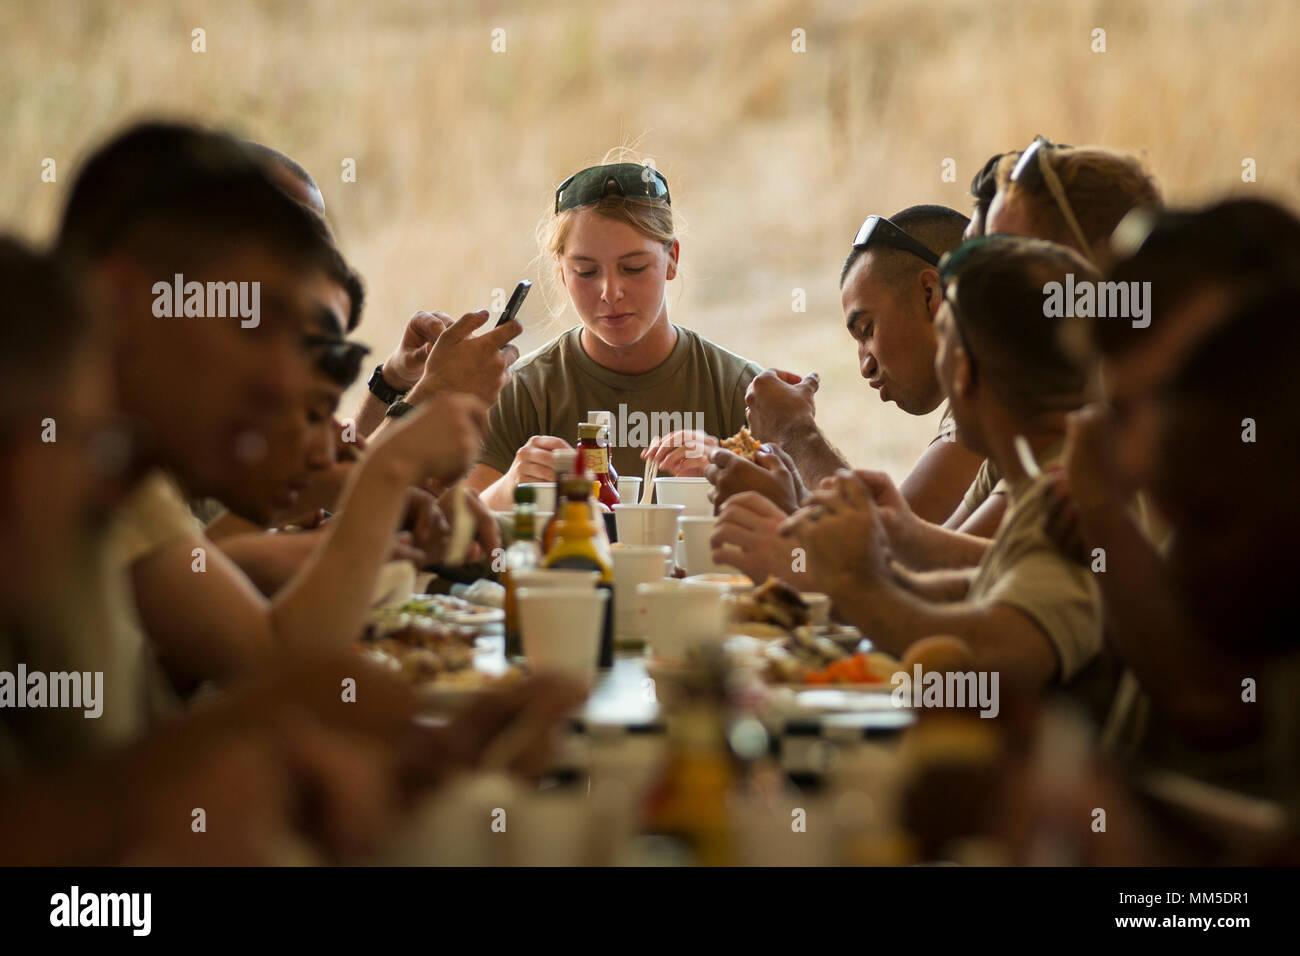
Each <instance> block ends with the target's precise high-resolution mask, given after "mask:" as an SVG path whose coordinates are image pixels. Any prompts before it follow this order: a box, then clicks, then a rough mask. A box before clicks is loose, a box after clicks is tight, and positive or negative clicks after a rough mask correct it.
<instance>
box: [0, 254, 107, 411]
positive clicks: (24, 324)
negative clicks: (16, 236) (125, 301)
mask: <svg viewBox="0 0 1300 956" xmlns="http://www.w3.org/2000/svg"><path fill="white" fill-rule="evenodd" d="M0 289H4V295H3V296H0V398H3V407H4V409H5V413H4V414H6V415H7V414H8V413H9V412H10V411H11V410H13V409H14V408H16V407H18V406H20V405H21V404H22V400H23V398H25V397H31V395H32V393H33V391H40V390H41V389H47V390H50V391H53V390H54V389H56V388H57V387H58V385H57V384H56V382H57V380H58V379H59V377H60V376H61V375H62V374H63V373H64V372H66V370H67V369H68V363H69V361H70V358H71V353H72V351H74V349H75V346H76V345H77V343H81V342H84V341H85V340H86V332H87V330H88V329H89V328H90V327H91V321H90V318H89V314H88V312H87V310H86V308H85V306H84V303H83V302H82V301H81V299H80V298H79V296H78V295H77V293H76V291H75V289H76V286H75V284H74V283H72V282H70V281H69V278H68V275H67V270H66V269H65V268H64V266H63V264H62V263H61V262H60V261H59V260H58V258H57V257H56V256H54V255H43V254H40V253H37V252H35V251H33V250H31V249H29V248H28V247H27V246H25V245H23V244H22V243H20V242H17V241H16V240H13V239H9V238H0Z"/></svg>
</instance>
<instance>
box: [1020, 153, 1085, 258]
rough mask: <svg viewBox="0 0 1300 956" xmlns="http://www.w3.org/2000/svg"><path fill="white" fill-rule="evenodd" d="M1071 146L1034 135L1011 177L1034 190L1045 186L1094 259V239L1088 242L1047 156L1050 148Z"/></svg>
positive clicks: (1082, 248) (1081, 246) (1081, 243)
mask: <svg viewBox="0 0 1300 956" xmlns="http://www.w3.org/2000/svg"><path fill="white" fill-rule="evenodd" d="M1069 148H1070V147H1069V146H1064V145H1058V144H1056V143H1053V142H1052V141H1051V140H1050V139H1048V138H1047V137H1046V136H1036V137H1034V141H1033V142H1032V143H1030V144H1029V147H1028V148H1027V149H1026V150H1025V151H1024V152H1023V153H1021V154H1020V158H1019V159H1018V160H1016V165H1015V167H1014V168H1013V169H1012V170H1011V176H1010V177H1009V181H1010V182H1013V183H1018V184H1020V185H1021V186H1023V187H1024V188H1025V189H1027V190H1029V191H1031V192H1037V191H1038V189H1039V187H1040V186H1046V187H1047V191H1048V192H1049V193H1051V194H1052V199H1053V200H1054V201H1055V202H1056V206H1057V208H1058V209H1060V210H1061V215H1062V216H1063V217H1064V218H1065V224H1066V225H1067V226H1069V227H1070V232H1071V233H1072V234H1073V235H1074V239H1075V241H1076V242H1077V243H1078V244H1079V251H1080V252H1082V253H1083V256H1084V258H1085V259H1087V260H1088V261H1089V262H1092V261H1093V259H1092V243H1090V242H1088V238H1087V237H1086V236H1085V235H1084V234H1083V227H1082V226H1080V225H1079V219H1078V217H1077V216H1075V214H1074V209H1073V208H1071V206H1070V200H1069V199H1068V198H1067V197H1066V195H1065V186H1063V185H1062V184H1061V178H1060V177H1059V176H1057V175H1056V170H1054V169H1053V168H1052V161H1051V160H1050V159H1048V157H1047V151H1048V150H1050V149H1069Z"/></svg>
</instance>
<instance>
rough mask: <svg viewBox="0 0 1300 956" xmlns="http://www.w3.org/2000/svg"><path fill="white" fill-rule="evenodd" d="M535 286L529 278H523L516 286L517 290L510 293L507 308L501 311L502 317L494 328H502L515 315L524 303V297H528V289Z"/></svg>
mask: <svg viewBox="0 0 1300 956" xmlns="http://www.w3.org/2000/svg"><path fill="white" fill-rule="evenodd" d="M532 287H533V284H532V282H530V281H529V280H528V279H524V280H522V281H521V282H520V283H519V285H517V286H515V291H514V292H513V293H511V295H510V301H509V302H507V303H506V309H505V311H504V312H502V313H501V318H499V319H497V324H496V325H495V326H494V328H498V329H499V328H501V326H503V325H505V324H506V323H507V322H509V321H510V320H511V319H513V318H514V317H515V313H516V312H518V311H519V307H520V306H521V305H523V304H524V299H526V298H528V290H529V289H531V288H532Z"/></svg>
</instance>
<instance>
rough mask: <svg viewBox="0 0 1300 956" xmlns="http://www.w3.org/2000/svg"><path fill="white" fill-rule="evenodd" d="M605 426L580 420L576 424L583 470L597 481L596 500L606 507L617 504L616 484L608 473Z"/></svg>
mask: <svg viewBox="0 0 1300 956" xmlns="http://www.w3.org/2000/svg"><path fill="white" fill-rule="evenodd" d="M604 430H605V426H604V425H601V424H599V423H596V422H582V423H580V424H579V425H578V454H579V456H581V459H582V465H583V471H585V472H586V473H587V474H588V475H590V476H591V477H592V479H593V480H594V481H595V482H596V483H597V486H598V487H597V495H596V500H598V501H599V502H600V503H601V504H602V505H604V506H605V507H606V508H611V509H612V508H613V507H614V506H615V505H616V504H618V485H617V484H615V479H614V476H613V475H612V474H611V473H610V472H611V467H610V461H609V443H608V442H607V441H606V440H605V437H604V434H603V433H604Z"/></svg>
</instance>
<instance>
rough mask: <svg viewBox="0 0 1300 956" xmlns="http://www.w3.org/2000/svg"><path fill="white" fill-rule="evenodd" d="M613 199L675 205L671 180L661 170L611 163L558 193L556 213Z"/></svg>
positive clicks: (570, 180) (581, 174)
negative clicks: (669, 190) (621, 198)
mask: <svg viewBox="0 0 1300 956" xmlns="http://www.w3.org/2000/svg"><path fill="white" fill-rule="evenodd" d="M609 195H616V196H624V197H626V198H628V199H655V200H659V199H662V200H663V202H664V204H665V205H668V206H671V205H672V199H671V197H669V195H668V180H667V179H666V178H665V177H664V174H663V173H661V172H659V170H657V169H655V168H654V167H653V166H643V165H641V164H640V163H610V164H608V165H605V166H588V167H587V168H586V169H583V170H581V171H579V172H576V173H574V174H573V175H572V176H570V177H569V178H568V179H566V180H565V181H564V182H562V183H561V184H560V188H559V189H557V190H555V211H556V213H557V214H558V213H562V212H564V211H565V210H568V209H577V208H578V207H579V206H589V205H591V204H592V203H594V202H599V201H600V200H602V199H604V198H605V197H606V196H609Z"/></svg>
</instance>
